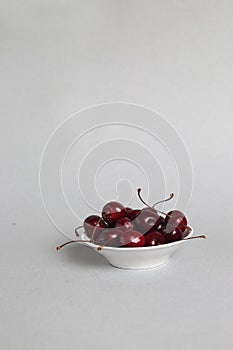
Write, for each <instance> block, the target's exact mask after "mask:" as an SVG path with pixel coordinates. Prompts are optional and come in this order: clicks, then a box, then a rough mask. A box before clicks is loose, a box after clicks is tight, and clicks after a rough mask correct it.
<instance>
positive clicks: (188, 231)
mask: <svg viewBox="0 0 233 350" xmlns="http://www.w3.org/2000/svg"><path fill="white" fill-rule="evenodd" d="M191 231H192V229H191V227H189V226H187V227H186V229H185V230H184V231H183V232H182V238H185V237H187V236H188V235H189V234H190V232H191Z"/></svg>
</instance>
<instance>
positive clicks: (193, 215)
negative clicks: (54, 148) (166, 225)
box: [0, 0, 233, 350]
mask: <svg viewBox="0 0 233 350" xmlns="http://www.w3.org/2000/svg"><path fill="white" fill-rule="evenodd" d="M232 42H233V3H232V2H231V1H221V2H220V1H211V0H209V1H68V0H66V1H51V0H49V1H48V0H47V1H20V2H19V1H9V2H7V1H0V54H1V55H0V71H1V72H0V96H1V105H0V106H1V107H0V108H1V129H0V133H1V150H0V151H1V161H2V166H1V197H2V207H1V222H0V229H1V248H0V251H1V252H0V269H1V291H0V303H1V312H0V319H1V327H0V333H1V336H0V344H1V348H2V349H4V350H8V349H24V350H27V349H33V350H37V349H58V350H60V349H71V350H72V349H77V348H83V349H89V348H92V347H97V348H102V349H109V348H111V349H118V348H123V349H128V348H134V349H141V348H142V347H145V348H154V347H156V348H163V349H187V348H188V349H200V348H201V349H202V348H203V349H219V348H220V347H221V348H222V349H230V348H231V347H232V345H233V339H232V338H233V337H232V326H231V324H232V322H233V315H232V312H233V307H232V286H233V283H232V244H233V239H232V232H231V231H232V208H231V202H232V201H231V196H232V195H233V190H232V170H233V165H232V164H233V162H232V152H231V150H232V146H233V144H232V131H233V130H232V129H233V123H232V107H233V100H232V91H233V89H232V88H233V86H232V85H233V80H232V68H233V46H232ZM109 101H125V102H135V103H138V104H142V105H145V106H148V107H151V108H155V109H156V110H158V111H160V112H161V113H162V114H163V115H165V116H166V117H167V119H168V120H169V121H170V122H171V123H172V124H173V125H175V127H176V129H177V130H178V131H179V133H180V135H181V136H182V138H183V139H184V141H185V144H186V146H187V148H188V150H189V152H190V155H191V159H192V164H193V170H194V191H193V197H192V202H191V206H190V209H189V212H188V214H189V218H190V222H192V225H193V226H194V227H195V230H196V232H200V233H203V232H205V233H206V234H207V235H208V240H207V241H205V242H195V243H194V242H193V244H190V245H189V247H187V246H186V247H183V248H182V249H180V250H179V252H177V253H176V254H175V255H174V256H173V258H172V260H171V261H170V263H169V264H168V265H166V266H165V267H163V268H161V269H160V268H159V269H156V270H150V271H143V272H139V271H138V272H130V271H122V270H118V269H113V268H112V267H110V266H109V265H108V264H107V263H106V261H105V260H104V259H103V258H102V257H101V256H99V255H97V254H95V253H94V252H92V251H90V250H88V249H84V248H81V247H76V246H72V247H71V246H70V247H69V248H68V247H67V249H64V251H62V252H61V253H60V254H58V253H56V251H55V249H54V247H55V246H56V245H57V244H58V243H60V242H62V241H63V240H64V237H63V236H62V235H61V234H60V233H59V232H58V231H57V230H56V229H55V227H54V226H53V225H52V224H51V222H50V221H49V219H48V217H47V215H46V213H45V211H44V209H43V206H42V203H41V198H40V193H39V185H38V173H39V162H40V157H41V153H42V150H43V147H44V145H45V143H46V141H47V139H48V137H49V135H50V134H51V132H52V131H53V130H54V129H55V127H57V125H58V124H59V123H61V122H62V121H63V120H64V119H65V117H67V116H68V115H70V114H71V113H74V112H76V111H77V110H79V109H82V108H85V107H89V106H90V105H93V104H98V103H102V102H109Z"/></svg>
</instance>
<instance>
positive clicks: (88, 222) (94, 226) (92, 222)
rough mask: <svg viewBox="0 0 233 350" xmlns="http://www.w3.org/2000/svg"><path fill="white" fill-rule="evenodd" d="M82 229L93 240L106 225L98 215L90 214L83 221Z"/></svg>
mask: <svg viewBox="0 0 233 350" xmlns="http://www.w3.org/2000/svg"><path fill="white" fill-rule="evenodd" d="M83 226H84V230H85V233H86V235H87V236H88V237H89V238H91V240H94V239H96V238H98V236H99V235H100V233H101V232H102V231H103V229H105V228H106V227H108V225H107V224H106V223H105V222H104V220H103V219H102V218H101V217H99V216H98V215H90V216H88V217H87V218H86V219H85V220H84V223H83Z"/></svg>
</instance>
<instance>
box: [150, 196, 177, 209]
mask: <svg viewBox="0 0 233 350" xmlns="http://www.w3.org/2000/svg"><path fill="white" fill-rule="evenodd" d="M173 197H174V193H171V194H170V196H169V198H166V199H163V200H162V201H159V202H156V203H155V204H154V205H152V208H154V207H155V206H156V205H158V204H160V203H164V202H168V201H170V200H171V199H172V198H173Z"/></svg>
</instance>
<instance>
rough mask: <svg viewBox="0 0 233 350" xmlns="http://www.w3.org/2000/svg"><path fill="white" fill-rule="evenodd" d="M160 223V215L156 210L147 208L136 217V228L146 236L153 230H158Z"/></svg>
mask: <svg viewBox="0 0 233 350" xmlns="http://www.w3.org/2000/svg"><path fill="white" fill-rule="evenodd" d="M160 222H161V219H160V215H159V214H158V212H157V211H156V210H155V209H152V208H145V209H142V210H141V212H140V213H139V215H138V216H137V217H136V219H135V226H136V228H137V230H139V231H140V232H142V233H143V234H144V233H146V232H148V231H149V230H151V229H152V228H153V229H157V227H158V226H159V224H160Z"/></svg>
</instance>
